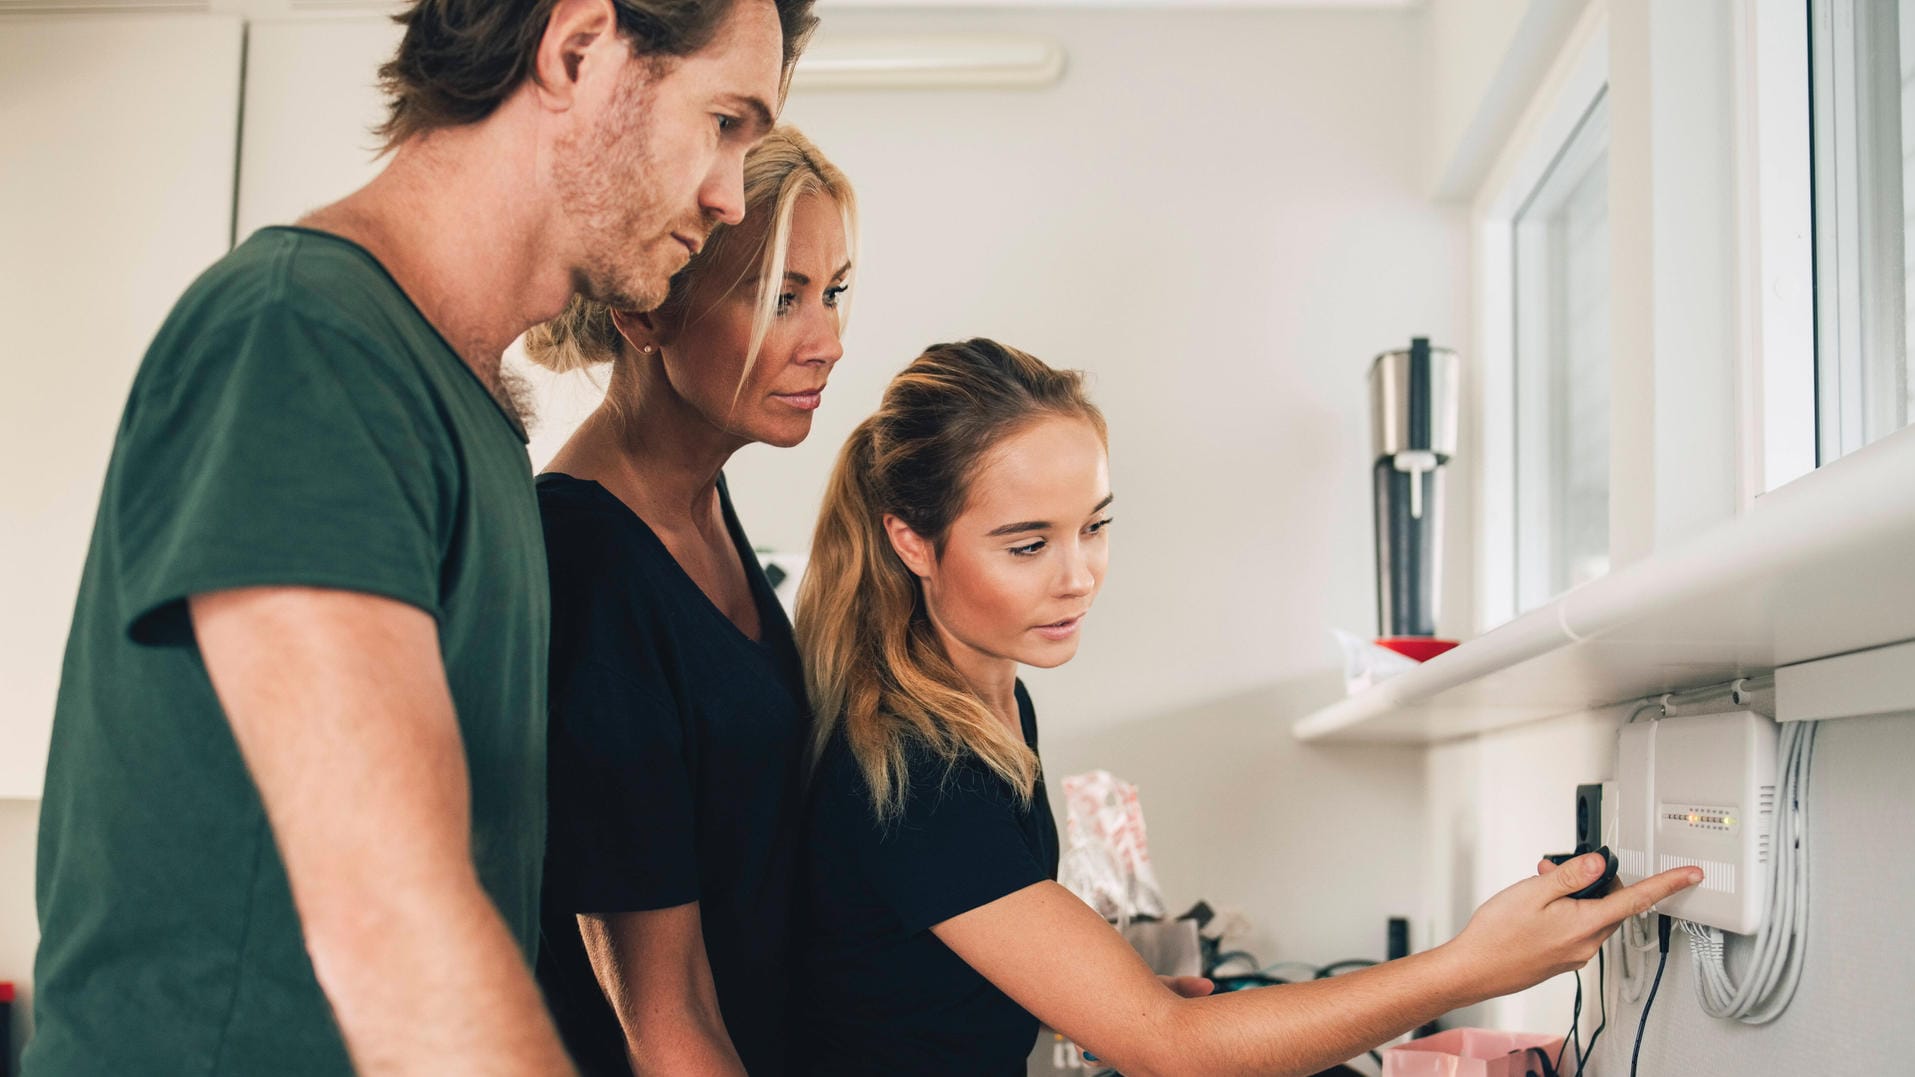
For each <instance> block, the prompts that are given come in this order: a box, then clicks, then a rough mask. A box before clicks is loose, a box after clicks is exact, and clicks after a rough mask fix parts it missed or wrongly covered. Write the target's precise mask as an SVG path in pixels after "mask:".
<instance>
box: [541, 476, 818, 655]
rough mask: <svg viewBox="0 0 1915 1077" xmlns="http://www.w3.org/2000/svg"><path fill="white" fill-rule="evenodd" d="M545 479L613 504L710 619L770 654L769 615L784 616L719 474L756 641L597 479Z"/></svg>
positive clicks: (727, 525) (721, 505)
mask: <svg viewBox="0 0 1915 1077" xmlns="http://www.w3.org/2000/svg"><path fill="white" fill-rule="evenodd" d="M547 476H551V477H553V478H556V479H562V480H564V481H566V482H573V483H578V484H580V485H583V486H589V487H591V488H592V489H593V490H595V491H596V492H597V493H598V495H599V496H601V497H604V498H606V499H608V500H610V501H611V502H612V503H613V504H615V505H617V506H618V508H619V511H620V512H622V513H624V514H625V516H626V517H628V518H629V519H630V520H631V522H632V523H633V524H635V525H637V527H638V530H639V532H640V533H641V534H643V535H644V536H645V540H646V541H647V542H649V543H651V544H652V545H653V546H655V547H656V548H657V550H658V552H659V553H660V554H661V555H663V557H664V559H665V560H666V561H667V562H669V563H670V564H671V566H672V571H673V572H675V573H677V575H678V578H679V582H680V583H682V584H683V585H684V586H686V587H689V588H691V590H692V591H693V592H694V593H695V594H697V595H698V597H699V599H700V600H701V601H702V602H703V603H704V607H705V609H706V610H707V611H709V612H710V614H711V615H712V616H713V617H715V618H717V619H718V620H719V621H721V622H723V623H724V624H725V626H726V627H727V628H729V629H731V631H732V633H733V635H735V636H737V637H738V639H739V640H740V641H742V642H744V643H747V644H749V645H751V646H752V647H755V648H757V649H759V650H761V651H763V652H764V653H766V654H771V653H773V649H774V638H775V637H774V635H773V632H772V630H771V622H772V620H773V616H775V617H777V618H780V619H782V618H783V617H784V606H783V605H782V604H780V603H779V601H778V596H777V594H776V593H775V592H772V591H770V590H769V588H768V587H764V586H762V585H764V584H767V583H768V582H769V581H764V580H761V579H760V577H761V576H762V575H763V574H764V571H763V569H759V570H758V571H755V572H754V571H753V568H754V566H756V565H757V564H758V555H757V553H756V552H754V551H753V550H752V548H751V546H750V544H749V543H747V542H746V541H745V534H744V528H743V525H741V524H740V523H739V522H738V514H737V512H736V511H735V510H734V509H733V508H732V503H731V491H730V490H728V489H727V488H726V485H725V476H724V473H723V472H720V473H719V476H718V504H719V511H720V512H721V513H723V514H724V517H725V534H726V536H727V537H729V538H730V539H731V544H732V548H733V549H734V550H736V551H737V553H738V559H739V560H740V561H741V562H743V564H744V569H745V586H747V587H748V588H750V589H751V601H752V605H754V606H756V607H757V608H758V634H759V636H760V637H762V638H759V639H753V638H752V637H751V636H748V635H746V634H745V630H744V629H742V628H740V627H738V622H736V621H734V620H732V619H731V618H730V617H727V616H725V611H724V610H721V609H719V608H718V604H717V603H715V602H713V601H712V600H711V596H710V595H708V594H706V593H705V589H704V588H703V587H700V586H698V581H697V580H694V579H692V577H691V573H689V572H686V571H685V566H684V565H681V564H679V563H678V558H676V557H674V556H672V549H671V547H670V546H667V545H665V540H664V539H661V538H659V537H658V532H656V531H654V530H652V525H651V524H649V523H646V522H645V518H644V517H643V516H640V515H639V514H638V513H636V512H634V511H632V507H631V506H630V505H627V504H626V503H625V500H624V499H623V498H621V497H619V496H618V495H617V494H615V493H613V492H612V491H611V490H609V489H607V488H606V487H605V484H604V483H601V482H599V481H598V480H597V479H585V478H580V477H579V476H577V475H570V474H567V473H565V472H563V471H545V472H540V474H539V476H538V477H539V478H541V479H543V478H545V477H547Z"/></svg>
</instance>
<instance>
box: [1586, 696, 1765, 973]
mask: <svg viewBox="0 0 1915 1077" xmlns="http://www.w3.org/2000/svg"><path fill="white" fill-rule="evenodd" d="M1776 740H1777V737H1776V724H1775V721H1774V720H1773V719H1771V718H1768V717H1765V716H1763V715H1760V714H1757V713H1755V712H1754V711H1737V712H1735V713H1731V714H1711V715H1704V716H1699V717H1693V718H1665V719H1662V720H1660V721H1654V722H1637V723H1633V724H1631V725H1627V726H1624V727H1623V731H1622V735H1621V738H1620V740H1619V742H1618V744H1617V753H1616V755H1617V759H1616V765H1617V771H1616V787H1617V797H1616V800H1617V816H1618V818H1617V824H1618V825H1617V830H1618V833H1617V843H1616V845H1614V846H1612V848H1613V849H1614V850H1615V852H1616V859H1617V877H1618V878H1620V879H1621V880H1622V881H1623V882H1625V883H1632V882H1637V881H1640V880H1641V879H1643V878H1645V877H1647V876H1649V875H1653V874H1655V873H1657V872H1661V871H1668V870H1670V869H1671V868H1678V867H1685V866H1690V865H1694V866H1697V867H1700V868H1702V871H1703V875H1704V879H1703V881H1702V885H1700V886H1697V887H1695V888H1693V889H1690V890H1685V891H1683V892H1682V893H1680V894H1677V895H1676V896H1675V897H1672V898H1669V899H1668V900H1666V901H1664V902H1662V903H1661V904H1660V905H1659V906H1657V910H1658V911H1659V912H1663V913H1666V914H1668V915H1670V916H1674V917H1678V918H1680V919H1683V920H1692V921H1694V922H1696V923H1699V924H1709V925H1711V926H1714V927H1719V928H1721V929H1723V930H1724V931H1730V932H1734V933H1736V934H1740V935H1746V934H1750V933H1752V932H1754V931H1755V930H1757V929H1758V928H1760V927H1761V925H1762V916H1763V906H1764V902H1765V901H1766V900H1767V897H1768V885H1769V858H1770V856H1771V855H1772V854H1773V850H1771V849H1770V847H1769V843H1770V836H1771V834H1772V833H1773V831H1774V821H1775V764H1776V758H1775V755H1776Z"/></svg>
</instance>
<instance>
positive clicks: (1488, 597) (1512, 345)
mask: <svg viewBox="0 0 1915 1077" xmlns="http://www.w3.org/2000/svg"><path fill="white" fill-rule="evenodd" d="M1608 38H1609V14H1608V8H1607V5H1606V4H1603V3H1600V2H1597V3H1592V4H1590V5H1589V8H1588V9H1587V10H1586V11H1584V13H1583V15H1582V17H1581V18H1580V19H1579V20H1578V22H1577V25H1576V27H1575V29H1573V30H1572V31H1571V32H1570V35H1569V38H1568V40H1567V41H1566V42H1565V43H1564V45H1563V47H1562V50H1561V51H1560V52H1559V53H1558V55H1557V58H1556V60H1555V62H1554V63H1553V64H1552V65H1551V67H1550V70H1549V73H1548V74H1547V75H1545V76H1544V78H1543V81H1542V84H1541V85H1540V86H1539V88H1538V90H1537V93H1536V95H1535V97H1534V98H1533V99H1532V100H1531V102H1530V104H1529V106H1528V108H1527V109H1526V110H1525V111H1524V113H1523V116H1522V118H1521V119H1519V120H1518V122H1517V125H1516V128H1515V130H1514V132H1513V133H1512V135H1511V137H1510V139H1509V141H1508V142H1507V143H1506V144H1505V146H1504V149H1503V152H1502V153H1501V154H1500V155H1499V156H1498V158H1497V160H1496V161H1495V163H1494V164H1492V165H1491V168H1490V170H1489V174H1488V176H1487V177H1486V181H1485V183H1484V184H1483V186H1482V188H1481V190H1482V194H1481V195H1480V196H1479V198H1478V200H1477V201H1476V203H1475V205H1474V207H1473V208H1472V211H1471V222H1472V228H1471V233H1472V240H1473V244H1472V246H1473V254H1472V260H1473V262H1474V276H1475V288H1474V292H1475V306H1476V312H1475V313H1476V318H1475V321H1476V327H1477V330H1476V334H1475V347H1476V351H1477V363H1476V364H1475V365H1476V369H1477V371H1478V378H1477V385H1476V389H1477V392H1476V394H1475V408H1474V409H1473V410H1474V411H1475V415H1476V429H1477V446H1476V447H1477V455H1478V463H1477V472H1476V474H1477V491H1478V496H1477V512H1476V528H1475V531H1476V534H1475V546H1476V566H1475V577H1476V580H1475V582H1476V621H1477V624H1476V630H1477V631H1478V633H1481V632H1484V631H1487V630H1488V629H1490V628H1494V627H1495V626H1497V625H1500V624H1503V623H1505V622H1507V621H1509V620H1512V619H1513V618H1514V617H1515V616H1516V615H1517V614H1518V613H1519V612H1520V605H1519V598H1520V595H1521V589H1520V588H1519V581H1518V576H1517V573H1518V571H1519V569H1518V566H1519V565H1520V564H1522V563H1523V559H1522V558H1520V557H1519V556H1518V552H1519V536H1518V527H1519V520H1520V515H1519V506H1518V502H1517V498H1518V493H1519V492H1518V485H1517V461H1516V455H1517V452H1518V447H1519V441H1518V421H1517V412H1518V398H1517V393H1516V387H1517V378H1516V374H1517V369H1516V368H1517V362H1518V359H1517V332H1516V278H1515V273H1516V265H1515V261H1516V260H1515V245H1516V230H1517V225H1516V219H1517V216H1518V214H1519V213H1520V212H1521V211H1522V209H1523V207H1524V206H1525V205H1526V204H1527V203H1528V201H1529V197H1530V195H1531V194H1532V193H1533V192H1534V191H1535V190H1536V189H1537V187H1538V185H1539V184H1540V183H1541V182H1542V181H1543V179H1544V178H1545V177H1546V176H1547V175H1548V174H1549V171H1550V168H1551V167H1552V165H1554V164H1555V163H1556V161H1557V160H1558V158H1559V157H1560V156H1561V154H1562V152H1563V151H1564V150H1565V149H1566V148H1567V147H1568V145H1569V143H1570V141H1571V140H1572V139H1573V138H1574V136H1575V135H1576V133H1577V131H1579V130H1580V129H1581V126H1582V123H1583V120H1584V119H1585V117H1586V116H1587V115H1588V114H1589V112H1590V110H1591V109H1592V108H1593V107H1595V106H1596V104H1597V103H1598V102H1599V101H1600V100H1601V99H1602V98H1603V97H1604V96H1605V95H1606V94H1607V92H1608V84H1609V41H1608ZM1530 560H1531V563H1533V560H1534V559H1533V558H1532V559H1530Z"/></svg>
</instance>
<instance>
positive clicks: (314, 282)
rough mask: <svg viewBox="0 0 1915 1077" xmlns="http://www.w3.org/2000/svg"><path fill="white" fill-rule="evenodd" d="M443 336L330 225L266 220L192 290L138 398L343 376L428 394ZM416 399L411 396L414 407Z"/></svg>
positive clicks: (150, 359)
mask: <svg viewBox="0 0 1915 1077" xmlns="http://www.w3.org/2000/svg"><path fill="white" fill-rule="evenodd" d="M443 348H444V344H443V342H442V341H441V340H440V339H439V338H438V336H437V334H436V333H435V331H434V330H433V329H432V328H431V326H430V325H428V324H427V323H426V322H425V320H424V318H423V317H422V316H420V315H419V314H418V312H417V310H416V309H415V308H413V307H412V305H411V302H410V300H408V299H407V298H406V296H405V293H404V292H402V291H401V290H400V289H399V287H398V285H397V284H396V283H394V282H393V280H392V278H391V277H390V276H389V275H387V274H386V272H385V270H384V269H383V268H381V267H380V265H379V263H378V262H377V261H376V260H374V259H373V257H372V256H371V255H370V254H368V253H367V252H366V251H365V250H363V249H362V248H360V247H358V246H357V245H355V244H353V243H351V242H349V241H347V240H344V239H341V238H339V237H337V236H332V235H329V234H327V233H322V232H314V231H309V230H305V229H297V228H266V229H261V230H260V231H259V232H256V233H254V234H253V236H252V237H250V238H248V239H247V240H246V241H245V242H244V243H242V244H240V245H239V246H238V247H236V248H234V249H233V250H232V251H231V252H230V253H228V254H227V255H226V256H225V257H224V258H221V259H220V260H219V261H218V262H216V263H214V264H213V265H212V266H211V267H209V268H208V269H207V270H206V271H205V272H204V273H202V274H201V275H200V276H199V278H198V279H197V280H195V281H194V282H193V284H192V285H191V286H190V287H188V288H187V290H186V291H185V293H183V294H182V295H181V296H180V299H179V301H178V302H177V303H175V304H174V306H173V309H172V311H171V312H170V313H169V314H168V315H167V318H166V321H165V323H164V324H162V325H161V327H160V330H159V332H158V334H157V335H156V336H155V337H154V339H153V342H152V345H151V347H150V348H149V349H148V351H147V355H146V359H145V361H144V362H143V363H142V364H141V371H140V376H139V378H138V381H137V382H136V385H135V388H134V396H135V399H136V400H151V399H154V398H155V394H158V395H159V396H160V397H163V398H171V397H174V396H177V395H181V394H186V395H189V396H190V395H191V394H193V393H196V392H198V391H199V390H203V389H212V390H217V391H221V392H224V391H225V389H224V388H222V387H225V386H230V385H232V384H234V383H235V379H237V380H238V381H246V380H248V379H254V380H256V379H266V380H268V381H271V382H273V383H280V384H283V383H289V382H293V381H297V380H298V379H300V378H302V377H312V378H325V379H336V380H339V381H342V382H348V383H351V384H354V385H356V386H358V387H360V389H361V391H372V390H373V387H375V386H381V387H383V390H382V395H386V396H391V395H392V394H394V393H396V394H398V397H400V398H404V399H408V400H415V401H418V402H424V401H428V400H430V399H431V398H432V397H433V396H434V395H436V394H435V393H433V391H432V390H430V389H429V388H427V387H426V385H425V384H424V382H426V381H428V380H430V379H429V376H428V373H427V371H428V370H430V369H433V368H435V367H437V366H439V365H442V364H437V363H434V362H432V361H431V360H432V359H433V358H436V357H434V356H431V355H429V353H430V352H433V351H435V350H438V349H443ZM409 406H410V405H409Z"/></svg>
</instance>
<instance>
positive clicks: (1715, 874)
mask: <svg viewBox="0 0 1915 1077" xmlns="http://www.w3.org/2000/svg"><path fill="white" fill-rule="evenodd" d="M1691 867H1694V868H1701V869H1702V889H1704V890H1714V891H1717V892H1719V893H1723V894H1733V893H1735V892H1736V887H1735V865H1734V864H1727V863H1724V862H1722V861H1720V860H1692V859H1690V858H1689V857H1686V856H1669V855H1668V854H1666V853H1665V854H1664V855H1663V856H1662V857H1661V858H1660V866H1659V867H1658V868H1657V869H1656V870H1658V871H1673V870H1675V869H1676V868H1691Z"/></svg>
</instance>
